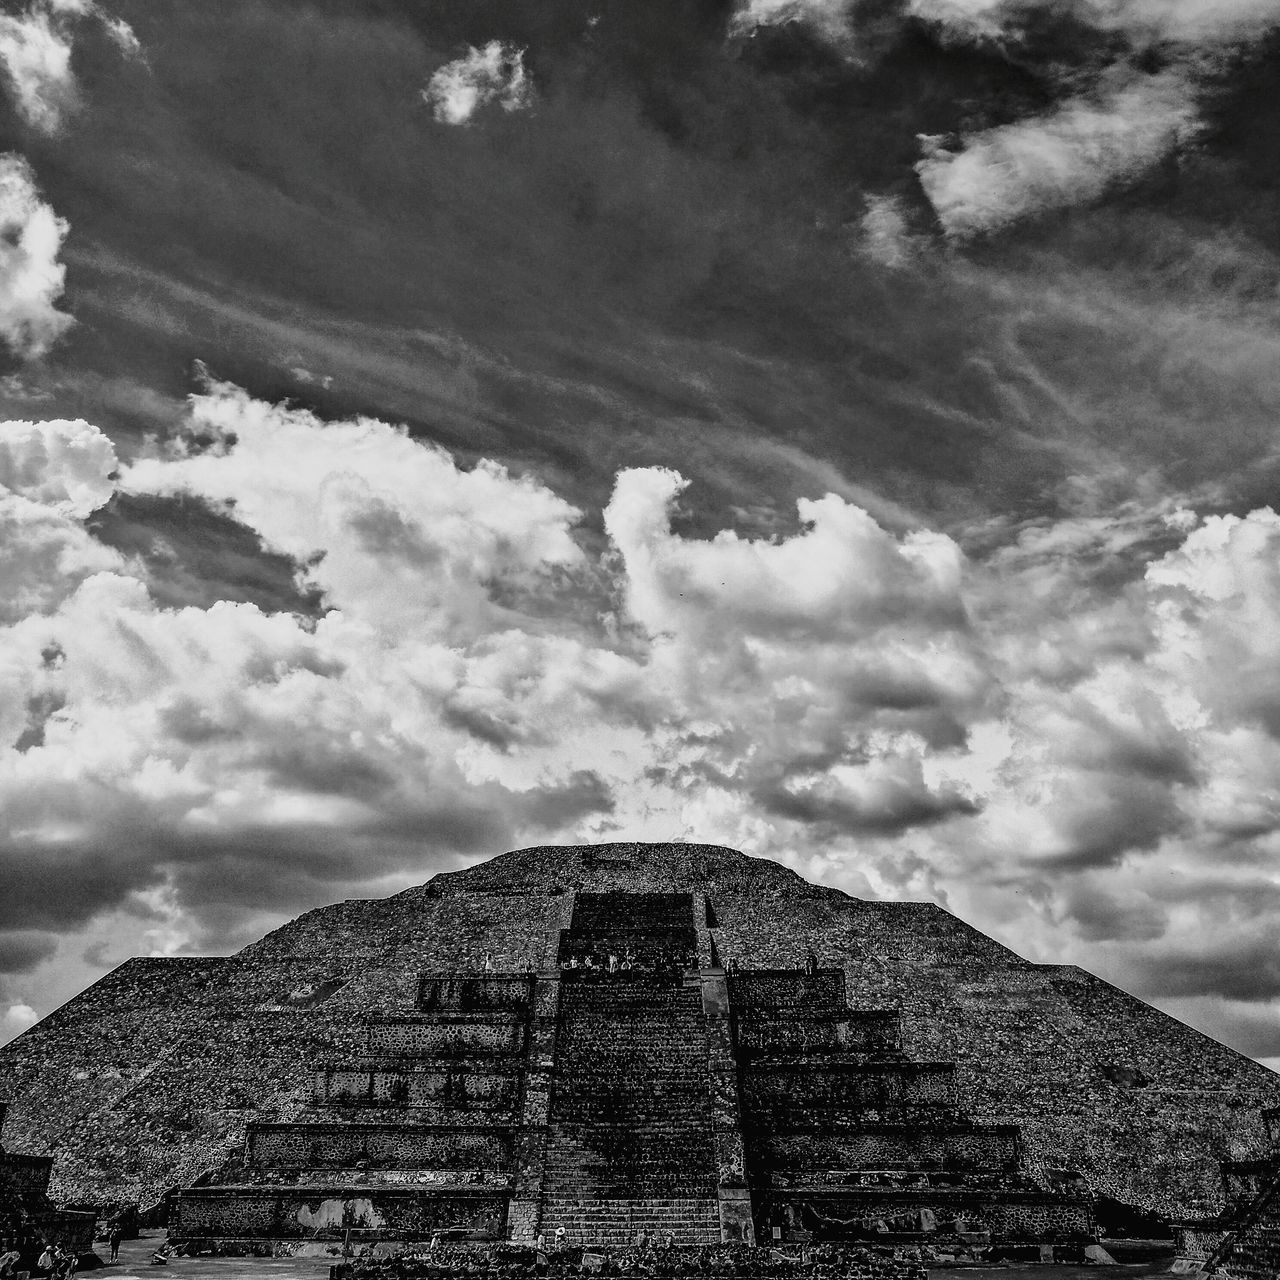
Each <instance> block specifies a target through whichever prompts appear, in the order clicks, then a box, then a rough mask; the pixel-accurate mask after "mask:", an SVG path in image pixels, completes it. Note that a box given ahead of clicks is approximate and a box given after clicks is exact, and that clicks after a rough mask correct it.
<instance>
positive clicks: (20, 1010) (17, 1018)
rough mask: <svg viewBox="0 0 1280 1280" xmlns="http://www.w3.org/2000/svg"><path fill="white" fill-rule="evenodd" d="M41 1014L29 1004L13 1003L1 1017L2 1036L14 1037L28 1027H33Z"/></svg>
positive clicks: (6, 1038)
mask: <svg viewBox="0 0 1280 1280" xmlns="http://www.w3.org/2000/svg"><path fill="white" fill-rule="evenodd" d="M39 1020H40V1015H39V1014H38V1013H36V1011H35V1010H34V1009H33V1008H32V1007H31V1006H30V1005H29V1004H11V1005H10V1006H9V1007H8V1008H7V1009H6V1010H5V1011H4V1016H3V1017H0V1037H2V1038H3V1039H4V1040H9V1039H12V1037H14V1036H16V1035H18V1034H19V1033H20V1032H23V1031H25V1030H26V1029H27V1028H28V1027H33V1026H35V1024H36V1023H37V1022H38V1021H39Z"/></svg>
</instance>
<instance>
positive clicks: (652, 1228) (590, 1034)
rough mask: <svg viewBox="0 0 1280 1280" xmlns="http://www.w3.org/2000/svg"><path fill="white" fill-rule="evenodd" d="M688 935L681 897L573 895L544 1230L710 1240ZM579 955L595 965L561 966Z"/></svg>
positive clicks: (705, 1113) (695, 988) (706, 1108)
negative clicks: (575, 898)
mask: <svg viewBox="0 0 1280 1280" xmlns="http://www.w3.org/2000/svg"><path fill="white" fill-rule="evenodd" d="M632 899H639V901H636V902H632V901H631V900H632ZM696 942H697V938H696V933H695V930H694V924H693V906H692V899H691V897H690V896H689V895H687V894H644V895H639V894H627V895H622V894H582V895H579V899H578V901H577V903H576V904H575V910H574V915H573V922H572V925H571V927H570V928H569V929H567V930H565V931H564V933H563V934H562V936H561V945H560V957H561V966H562V968H561V991H560V1019H559V1028H558V1032H557V1038H556V1055H555V1060H556V1067H555V1074H554V1084H553V1090H552V1097H551V1107H550V1114H549V1118H548V1126H547V1145H546V1164H545V1173H544V1185H543V1201H542V1222H543V1227H544V1230H550V1231H554V1230H555V1229H556V1228H557V1227H560V1226H563V1227H564V1228H565V1230H566V1232H567V1233H568V1236H569V1239H570V1240H572V1241H574V1242H577V1243H581V1242H591V1243H625V1242H627V1241H629V1240H631V1239H632V1238H633V1237H634V1235H635V1233H636V1232H637V1231H639V1230H641V1229H643V1230H645V1231H647V1232H649V1233H650V1234H653V1233H667V1232H670V1233H671V1235H672V1237H673V1238H674V1240H675V1241H676V1243H678V1244H707V1243H714V1242H716V1241H718V1240H719V1239H720V1226H719V1222H720V1219H719V1210H718V1207H717V1200H716V1182H717V1169H716V1157H715V1150H714V1143H713V1139H712V1117H711V1098H710V1091H709V1087H708V1072H707V1030H706V1019H705V1016H704V1013H703V1007H702V995H701V987H700V983H699V981H698V979H697V976H696V974H695V975H693V977H692V979H691V980H690V981H689V982H686V978H685V973H686V971H687V969H688V966H689V965H690V964H691V963H692V961H693V957H694V956H695V955H696ZM587 957H591V958H593V959H594V960H595V961H596V963H597V967H596V968H594V969H592V968H581V967H573V962H574V961H576V960H582V959H585V958H587ZM610 957H613V958H614V959H613V962H612V963H611V962H610ZM624 963H626V964H627V965H628V967H627V968H625V969H624V968H621V967H620V966H621V965H622V964H624Z"/></svg>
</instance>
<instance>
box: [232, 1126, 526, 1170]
mask: <svg viewBox="0 0 1280 1280" xmlns="http://www.w3.org/2000/svg"><path fill="white" fill-rule="evenodd" d="M512 1144H513V1139H512V1135H511V1134H510V1133H509V1132H505V1133H504V1132H502V1131H501V1130H497V1129H487V1128H475V1129H471V1128H446V1127H435V1126H431V1127H422V1126H409V1127H404V1126H400V1125H370V1124H255V1125H251V1126H250V1128H249V1135H248V1143H247V1152H246V1154H247V1158H248V1160H249V1163H250V1164H253V1165H257V1166H260V1167H263V1168H285V1169H354V1168H356V1167H357V1165H359V1164H362V1163H365V1164H368V1165H369V1166H370V1167H372V1168H380V1167H386V1168H394V1169H507V1168H510V1166H511V1158H512Z"/></svg>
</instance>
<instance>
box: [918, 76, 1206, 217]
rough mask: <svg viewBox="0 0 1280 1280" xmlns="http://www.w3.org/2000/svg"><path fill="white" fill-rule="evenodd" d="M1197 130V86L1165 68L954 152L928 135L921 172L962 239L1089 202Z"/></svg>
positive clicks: (1131, 177) (976, 139) (986, 135)
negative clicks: (1193, 88)
mask: <svg viewBox="0 0 1280 1280" xmlns="http://www.w3.org/2000/svg"><path fill="white" fill-rule="evenodd" d="M1195 127H1196V114H1195V105H1194V100H1193V94H1192V91H1191V86H1190V84H1189V83H1188V81H1187V79H1186V78H1185V76H1184V75H1183V74H1182V73H1181V72H1180V71H1169V72H1164V73H1161V74H1158V75H1151V76H1144V77H1142V78H1141V79H1138V80H1136V81H1134V82H1132V83H1130V84H1127V85H1125V86H1124V87H1122V88H1119V89H1115V90H1113V91H1110V92H1101V93H1099V94H1097V95H1095V96H1092V97H1090V98H1088V99H1077V100H1073V101H1070V102H1067V103H1066V104H1064V105H1063V106H1060V107H1058V108H1057V109H1056V110H1055V111H1053V112H1052V113H1051V114H1049V115H1046V116H1040V117H1036V118H1032V119H1027V120H1021V121H1018V122H1017V123H1015V124H1009V125H1001V126H1000V127H998V128H995V129H988V130H986V131H985V132H983V133H979V134H976V135H974V136H972V137H969V138H965V139H963V140H962V142H961V145H960V149H959V150H956V151H952V150H948V149H946V148H945V147H943V146H941V145H939V144H938V142H937V141H936V140H933V139H926V140H925V156H924V158H923V159H922V160H921V161H920V162H919V163H918V164H917V165H916V172H917V173H918V174H919V175H920V183H921V185H922V186H923V187H924V191H925V195H927V196H928V197H929V201H930V203H931V204H932V205H933V207H934V210H935V212H936V213H937V215H938V219H939V221H940V222H941V223H942V226H943V229H944V230H945V231H946V232H947V234H948V235H951V236H959V237H963V236H969V235H973V234H975V233H979V232H986V231H998V230H1000V229H1001V228H1002V227H1005V226H1007V225H1009V224H1010V223H1012V222H1016V221H1018V220H1019V219H1022V218H1025V217H1028V216H1030V215H1033V214H1037V213H1042V212H1045V211H1048V210H1053V209H1060V208H1065V207H1068V206H1071V205H1079V204H1088V203H1089V202H1090V201H1093V200H1096V199H1098V198H1099V197H1100V196H1102V195H1103V194H1105V193H1106V192H1107V191H1108V190H1110V189H1111V188H1113V187H1114V186H1116V185H1118V184H1123V183H1128V182H1132V181H1133V180H1134V179H1136V178H1138V177H1140V176H1141V175H1142V174H1143V173H1145V172H1146V171H1147V170H1148V169H1150V168H1151V166H1152V165H1154V164H1156V163H1158V162H1159V161H1160V160H1162V159H1164V158H1165V157H1166V156H1168V155H1170V154H1171V153H1172V152H1173V151H1174V150H1176V148H1177V147H1178V146H1180V145H1181V144H1182V143H1184V142H1185V141H1186V140H1187V139H1188V138H1189V137H1190V136H1191V134H1192V133H1193V132H1194V129H1195Z"/></svg>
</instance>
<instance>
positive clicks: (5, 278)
mask: <svg viewBox="0 0 1280 1280" xmlns="http://www.w3.org/2000/svg"><path fill="white" fill-rule="evenodd" d="M67 230H68V228H67V224H66V222H65V221H64V220H63V219H62V218H59V217H58V216H57V214H55V213H54V211H53V210H52V209H51V208H50V207H49V206H48V205H47V204H45V203H44V201H43V200H41V199H40V196H39V193H38V192H37V190H36V184H35V176H34V175H33V174H32V172H31V167H30V166H29V165H28V164H27V162H26V161H25V160H23V159H22V157H21V156H16V155H0V338H3V339H4V341H5V342H6V344H7V345H8V346H9V348H10V350H11V351H13V352H14V354H16V355H19V356H22V357H24V358H28V359H30V358H33V357H36V356H40V355H43V354H44V353H45V352H46V351H48V349H49V348H50V347H51V346H52V345H53V343H54V342H56V341H57V340H58V338H60V337H61V336H62V334H64V333H65V332H66V331H67V329H68V328H70V327H71V324H72V323H73V322H72V319H71V317H70V316H69V315H67V314H66V313H65V312H62V311H59V310H57V308H56V307H55V306H54V304H55V302H56V301H57V299H58V298H59V297H60V296H61V295H62V289H63V282H64V280H65V278H66V268H65V267H64V266H63V265H62V264H61V263H60V262H59V261H58V251H59V249H61V247H62V241H63V238H64V237H65V236H66V234H67Z"/></svg>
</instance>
